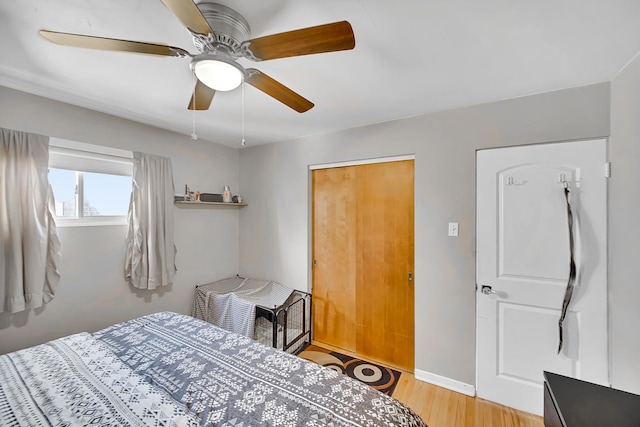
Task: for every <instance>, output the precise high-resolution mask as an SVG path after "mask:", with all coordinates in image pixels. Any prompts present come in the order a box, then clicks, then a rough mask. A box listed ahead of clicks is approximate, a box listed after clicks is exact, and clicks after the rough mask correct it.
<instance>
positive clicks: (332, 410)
mask: <svg viewBox="0 0 640 427" xmlns="http://www.w3.org/2000/svg"><path fill="white" fill-rule="evenodd" d="M85 341H86V344H88V347H89V348H88V349H84V347H83V346H84V344H85V343H84V342H85ZM79 342H82V343H79ZM80 344H82V345H80ZM76 347H77V348H76ZM54 353H58V355H55V354H54ZM52 361H55V363H58V361H61V363H62V365H61V368H59V369H54V368H52V367H50V365H51V364H52ZM79 361H80V362H81V363H79V367H78V365H77V364H78V362H79ZM34 362H38V363H37V365H38V367H34V368H31V366H32V364H33V363H34ZM112 373H113V375H111V374H112ZM76 375H77V376H78V378H76ZM84 375H86V376H87V378H88V379H84V378H83V376H84ZM25 378H27V379H28V381H25V380H24V379H25ZM22 381H24V383H25V385H23V384H20V383H21V382H22ZM7 384H8V385H7ZM26 387H29V391H27V390H26ZM56 396H57V397H56ZM31 400H36V402H35V403H32V402H31ZM16 402H17V403H19V405H18V404H17V403H16ZM23 404H24V406H23ZM151 408H152V409H151ZM45 413H47V414H49V413H51V414H53V415H52V416H51V417H52V418H51V419H53V422H51V424H52V425H87V424H91V425H93V424H92V423H95V424H96V425H104V426H111V425H114V426H116V425H117V426H126V425H157V426H191V425H196V423H197V425H201V426H225V427H226V426H242V427H254V426H336V427H338V426H389V427H391V426H425V424H424V422H423V421H422V420H421V419H420V418H419V417H418V416H417V415H416V414H414V413H413V412H412V411H411V410H410V409H409V408H407V407H406V406H404V405H403V404H401V403H400V402H398V401H397V400H395V399H393V398H391V397H389V396H386V395H384V394H382V393H379V392H378V391H376V390H374V389H372V388H370V387H369V386H367V385H365V384H362V383H360V382H358V381H356V380H353V379H351V378H349V377H347V376H344V375H342V374H339V373H338V372H336V371H333V370H331V369H328V368H325V367H322V366H319V365H316V364H314V363H312V362H308V361H306V360H303V359H300V358H298V357H297V356H293V355H290V354H287V353H285V352H282V351H279V350H276V349H273V348H271V347H267V346H264V345H262V344H260V343H258V342H256V341H253V340H251V339H249V338H247V337H244V336H241V335H238V334H235V333H232V332H228V331H226V330H224V329H220V328H218V327H216V326H214V325H211V324H209V323H207V322H204V321H201V320H198V319H194V318H192V317H189V316H184V315H180V314H176V313H170V312H162V313H156V314H152V315H148V316H144V317H141V318H138V319H133V320H130V321H127V322H123V323H120V324H117V325H114V326H111V327H109V328H107V329H104V330H102V331H99V332H96V333H94V334H93V335H89V334H79V335H74V336H71V337H66V338H63V339H61V340H55V341H52V342H50V343H48V344H43V345H42V346H37V347H32V348H30V349H26V350H21V351H19V352H16V353H11V354H9V355H5V356H1V357H0V425H16V426H22V425H29V426H38V425H50V424H48V423H46V422H43V421H42V420H41V419H40V417H42V416H44V415H43V414H45ZM92 414H99V416H100V417H102V418H100V419H99V420H98V421H100V422H96V421H95V420H94V419H90V418H91V415H92ZM27 416H28V417H29V418H25V420H27V421H24V422H23V423H20V422H18V421H17V420H21V419H22V417H27ZM97 416H98V415H96V417H97ZM3 417H6V418H3ZM47 417H48V415H47ZM83 417H84V418H83ZM194 417H195V418H194ZM96 419H97V418H96ZM5 420H6V421H7V422H6V423H5ZM64 420H67V421H69V422H68V423H66V424H65V423H64ZM89 421H91V422H89Z"/></svg>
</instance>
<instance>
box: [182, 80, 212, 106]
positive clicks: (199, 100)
mask: <svg viewBox="0 0 640 427" xmlns="http://www.w3.org/2000/svg"><path fill="white" fill-rule="evenodd" d="M215 94H216V91H215V90H213V89H211V88H210V87H209V86H207V85H206V84H204V83H202V82H201V81H200V80H198V81H197V82H196V86H195V88H194V89H193V95H191V101H189V106H188V107H187V109H188V110H208V109H209V106H210V105H211V100H212V99H213V95H215Z"/></svg>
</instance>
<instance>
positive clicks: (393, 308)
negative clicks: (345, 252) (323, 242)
mask: <svg viewBox="0 0 640 427" xmlns="http://www.w3.org/2000/svg"><path fill="white" fill-rule="evenodd" d="M357 178H358V179H357V183H358V185H357V214H356V229H357V232H356V235H357V238H356V252H357V255H356V341H357V342H356V352H357V353H358V354H359V355H361V356H363V357H364V358H369V359H372V360H376V361H381V362H385V363H387V364H388V365H391V366H395V367H399V368H402V369H405V370H408V371H413V369H414V322H415V321H414V319H415V316H414V286H413V284H414V282H413V271H414V261H413V258H414V213H413V212H414V203H413V200H414V161H413V160H407V161H398V162H388V163H375V164H368V165H362V166H358V176H357ZM410 275H411V277H410Z"/></svg>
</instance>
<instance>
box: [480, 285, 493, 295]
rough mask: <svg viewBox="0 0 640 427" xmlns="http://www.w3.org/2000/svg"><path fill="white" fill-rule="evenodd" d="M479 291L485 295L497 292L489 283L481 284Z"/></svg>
mask: <svg viewBox="0 0 640 427" xmlns="http://www.w3.org/2000/svg"><path fill="white" fill-rule="evenodd" d="M480 292H482V293H483V294H485V295H491V294H494V295H495V294H497V292H496V291H494V290H493V289H492V288H491V286H489V285H482V287H481V288H480Z"/></svg>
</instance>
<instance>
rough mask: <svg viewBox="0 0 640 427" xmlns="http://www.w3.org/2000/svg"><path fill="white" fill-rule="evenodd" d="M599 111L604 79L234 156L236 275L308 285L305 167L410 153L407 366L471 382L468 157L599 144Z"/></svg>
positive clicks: (604, 111)
mask: <svg viewBox="0 0 640 427" xmlns="http://www.w3.org/2000/svg"><path fill="white" fill-rule="evenodd" d="M425 102H428V100H425ZM316 108H318V107H316ZM609 112H610V91H609V84H608V83H604V84H598V85H593V86H586V87H581V88H575V89H569V90H564V91H559V92H553V93H546V94H541V95H535V96H529V97H523V98H518V99H512V100H507V101H502V102H496V103H491V104H486V105H480V106H474V107H469V108H463V109H459V110H454V111H447V112H443V113H439V114H432V115H426V116H420V117H413V118H408V119H404V120H397V121H393V122H388V123H381V124H375V125H370V126H365V127H361V128H356V129H349V130H345V131H340V132H336V133H330V134H324V135H317V136H310V137H306V138H302V139H300V140H296V141H290V142H284V143H279V144H272V145H265V146H257V147H252V148H246V149H243V150H242V151H241V154H240V186H241V187H242V189H243V196H244V197H245V199H246V201H247V202H248V203H249V206H248V207H247V208H245V209H243V210H242V211H241V212H240V271H241V272H242V273H243V274H247V275H253V276H258V277H265V278H270V279H274V280H278V281H281V282H282V283H284V284H287V285H289V286H292V287H296V288H300V289H308V288H310V286H311V283H310V278H309V258H310V244H311V242H310V232H309V221H310V214H309V203H310V201H309V169H308V168H309V165H314V164H322V163H331V162H343V161H349V160H357V159H370V158H376V157H384V156H394V155H400V154H415V218H416V219H415V264H416V271H415V304H416V311H415V312H416V318H415V325H416V329H415V330H416V345H415V350H416V369H418V370H421V371H426V372H428V373H432V374H437V375H440V376H444V377H447V378H450V379H454V380H457V381H461V382H463V383H466V384H475V237H474V236H475V151H476V150H477V149H480V148H487V147H498V146H507V145H518V144H531V143H539V142H548V141H561V140H572V139H582V138H593V137H602V136H608V135H609ZM448 222H459V224H460V236H459V237H457V238H453V237H447V223H448ZM335 297H336V298H339V297H340V296H339V295H336V296H335Z"/></svg>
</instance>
